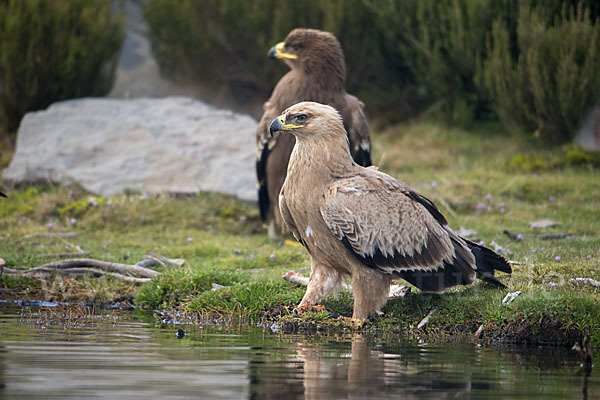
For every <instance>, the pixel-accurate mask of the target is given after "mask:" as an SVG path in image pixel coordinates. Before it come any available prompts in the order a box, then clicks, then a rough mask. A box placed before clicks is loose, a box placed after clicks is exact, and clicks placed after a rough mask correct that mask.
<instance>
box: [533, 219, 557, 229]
mask: <svg viewBox="0 0 600 400" xmlns="http://www.w3.org/2000/svg"><path fill="white" fill-rule="evenodd" d="M530 226H531V229H546V228H554V227H556V226H560V224H559V223H558V222H556V221H552V220H550V219H540V220H538V221H533V222H532V223H531V224H530Z"/></svg>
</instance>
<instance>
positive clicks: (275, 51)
mask: <svg viewBox="0 0 600 400" xmlns="http://www.w3.org/2000/svg"><path fill="white" fill-rule="evenodd" d="M284 47H285V42H280V43H277V44H276V45H275V46H273V47H271V50H269V58H277V59H280V58H289V59H292V60H295V59H296V58H298V56H297V55H295V54H291V53H286V52H284V51H283V48H284Z"/></svg>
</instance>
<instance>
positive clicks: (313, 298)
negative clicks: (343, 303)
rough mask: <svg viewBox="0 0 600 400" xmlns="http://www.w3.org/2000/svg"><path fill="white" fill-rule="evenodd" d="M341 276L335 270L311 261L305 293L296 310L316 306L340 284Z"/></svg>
mask: <svg viewBox="0 0 600 400" xmlns="http://www.w3.org/2000/svg"><path fill="white" fill-rule="evenodd" d="M341 279H342V276H341V274H340V273H339V272H338V271H336V270H335V269H333V268H331V267H328V266H326V265H325V264H322V263H319V262H317V261H315V260H314V259H312V260H311V266H310V279H309V280H308V286H307V287H306V293H305V294H304V297H303V298H302V301H301V302H300V304H299V305H298V308H306V307H310V306H314V305H316V304H318V303H319V302H320V301H321V300H323V299H324V298H326V297H327V296H329V294H330V293H331V292H332V291H333V289H335V288H336V287H337V286H338V285H339V284H340V283H341Z"/></svg>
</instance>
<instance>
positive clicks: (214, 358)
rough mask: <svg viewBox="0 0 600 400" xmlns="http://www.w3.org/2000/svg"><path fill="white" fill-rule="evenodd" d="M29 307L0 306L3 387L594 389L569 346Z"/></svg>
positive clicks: (323, 393) (334, 391) (339, 395)
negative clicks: (431, 339) (287, 329)
mask: <svg viewBox="0 0 600 400" xmlns="http://www.w3.org/2000/svg"><path fill="white" fill-rule="evenodd" d="M36 318H37V317H35V315H33V316H32V315H25V316H18V315H16V314H15V310H8V311H7V310H6V309H2V308H0V398H7V399H35V398H40V399H42V398H44V399H46V398H61V399H63V398H82V397H95V398H117V397H118V398H157V397H160V398H201V399H205V398H206V399H214V398H223V399H248V398H250V399H280V398H286V399H304V398H306V399H367V398H378V399H379V398H384V399H385V398H402V399H433V398H435V399H439V398H442V399H443V398H461V399H470V398H486V399H487V398H544V399H562V398H578V399H581V398H585V397H584V396H585V395H587V396H588V398H589V399H594V398H599V397H600V380H599V379H598V377H597V373H596V372H597V371H592V374H591V376H590V377H589V378H587V380H586V378H585V377H584V376H578V375H577V369H578V365H579V362H578V359H577V356H576V354H574V353H573V352H570V351H569V350H566V349H555V348H542V349H533V348H529V349H527V351H526V352H524V351H523V349H512V348H507V347H504V348H497V349H494V348H492V349H490V348H487V349H486V348H478V347H474V346H472V345H459V344H445V345H416V344H415V343H413V342H401V341H398V340H397V339H393V340H392V339H390V340H383V339H379V340H374V339H373V338H372V337H369V336H367V337H363V336H361V335H355V336H353V337H346V338H342V339H340V338H337V340H338V341H335V342H333V341H327V340H326V339H323V338H319V337H314V336H313V337H310V336H277V335H272V334H265V333H263V332H262V331H260V330H257V329H244V330H241V331H239V330H236V331H235V332H233V333H232V332H224V331H222V330H219V329H218V328H216V327H211V328H206V327H197V328H193V327H185V331H186V332H187V335H186V336H185V337H184V338H182V339H178V338H177V336H176V331H177V328H178V327H177V326H176V327H173V326H170V327H168V328H162V329H161V328H157V327H154V326H153V325H151V324H146V323H143V322H140V321H138V320H136V319H135V318H131V316H127V315H117V316H111V317H109V318H104V317H103V318H97V317H90V318H89V319H88V320H85V321H79V322H77V323H76V324H68V325H67V324H64V323H63V322H60V321H61V320H60V318H59V319H57V320H48V319H47V318H38V319H36ZM40 321H41V322H40ZM595 358H596V359H597V358H598V357H597V356H596V357H595ZM584 383H585V384H586V385H587V387H584V386H583V385H584Z"/></svg>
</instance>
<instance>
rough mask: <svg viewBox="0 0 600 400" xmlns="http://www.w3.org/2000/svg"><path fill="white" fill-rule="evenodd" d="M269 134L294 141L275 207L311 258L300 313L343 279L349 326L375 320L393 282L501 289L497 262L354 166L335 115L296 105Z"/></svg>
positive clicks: (374, 172)
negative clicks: (485, 284) (348, 282)
mask: <svg viewBox="0 0 600 400" xmlns="http://www.w3.org/2000/svg"><path fill="white" fill-rule="evenodd" d="M270 132H273V134H276V133H291V134H292V135H293V136H294V137H295V145H294V149H293V151H292V154H291V157H290V161H289V164H288V170H287V176H286V179H285V182H284V183H283V186H282V188H281V192H280V195H279V209H280V210H281V215H282V218H283V221H284V222H285V224H286V226H287V228H288V229H289V230H290V231H291V232H292V234H293V235H294V237H295V238H296V239H297V240H298V241H299V242H300V243H301V244H302V245H303V246H304V247H305V248H306V250H307V252H308V254H309V255H310V260H311V272H310V278H309V282H308V286H307V290H306V293H305V295H304V297H303V298H302V301H301V302H300V304H299V306H298V307H299V308H301V309H302V308H303V307H311V306H315V305H317V304H318V303H319V302H320V301H321V300H322V299H324V298H325V297H326V296H328V295H329V294H330V293H331V292H332V290H333V289H334V288H336V287H337V286H338V285H340V284H341V283H342V282H343V281H344V280H345V279H346V278H347V277H351V278H352V292H353V295H354V311H353V318H356V319H358V320H360V321H364V320H365V319H366V318H367V316H368V315H369V314H370V313H372V312H378V313H379V311H380V309H381V308H382V307H383V306H384V305H385V303H386V301H387V298H388V293H389V287H390V284H391V281H392V280H393V279H398V278H402V279H404V280H406V281H408V282H409V283H411V284H413V285H414V286H416V287H417V288H419V289H421V290H422V291H424V292H435V293H441V292H443V291H444V290H445V289H447V288H449V287H452V286H456V285H468V284H471V283H473V281H474V280H475V278H479V279H482V280H485V281H489V282H492V283H495V284H498V285H501V286H504V285H503V284H502V283H501V282H500V281H499V280H498V279H497V278H496V277H495V276H494V273H495V271H496V270H498V271H502V272H506V273H511V272H512V271H511V267H510V265H509V264H508V262H507V261H506V260H505V259H504V258H503V257H502V256H500V255H498V254H496V253H494V252H493V251H492V250H490V249H488V248H486V247H484V246H481V245H479V244H476V243H473V242H471V241H469V240H467V239H465V238H462V237H461V236H459V235H458V234H456V232H454V231H453V230H452V229H450V227H449V226H448V222H447V221H446V218H444V216H443V215H442V213H441V212H440V211H439V210H438V208H437V207H436V206H435V204H434V203H433V202H432V201H431V200H429V199H427V198H426V197H424V196H422V195H420V194H419V193H417V192H415V191H414V190H413V189H411V188H410V187H409V186H407V185H406V184H404V183H402V182H400V181H398V180H396V179H395V178H393V177H391V176H390V175H387V174H385V173H383V172H381V171H379V170H378V169H377V168H375V167H369V168H365V167H362V166H360V165H358V164H357V163H356V162H355V161H354V160H353V159H352V157H351V154H350V148H349V146H348V136H347V135H346V132H345V130H344V124H343V121H342V116H341V115H340V114H339V113H338V112H337V111H336V110H335V109H334V108H333V107H330V106H328V105H323V104H319V103H314V102H301V103H298V104H295V105H293V106H292V107H290V108H288V109H287V110H285V111H284V113H283V114H281V115H280V116H279V117H277V118H275V119H274V120H273V122H272V123H271V125H270ZM292 135H290V136H292Z"/></svg>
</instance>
